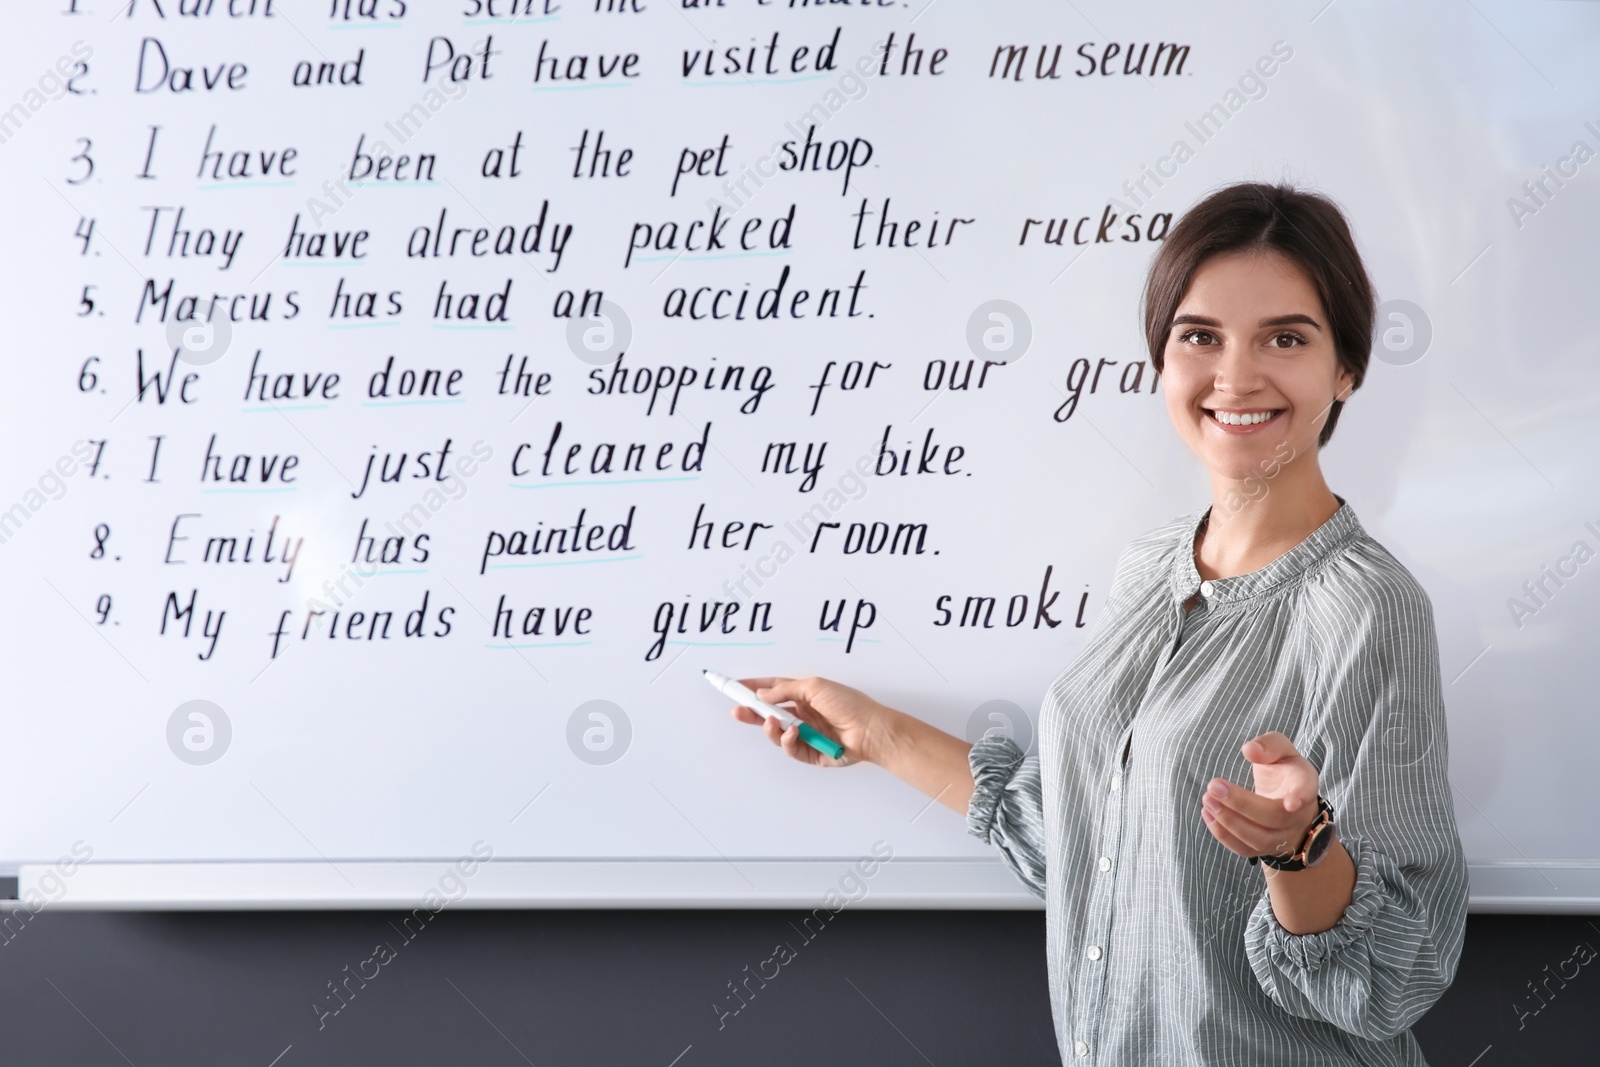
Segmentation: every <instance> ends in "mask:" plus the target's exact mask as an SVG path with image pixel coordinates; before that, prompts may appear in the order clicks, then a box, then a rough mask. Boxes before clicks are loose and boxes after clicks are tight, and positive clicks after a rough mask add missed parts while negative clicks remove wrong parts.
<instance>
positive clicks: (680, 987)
mask: <svg viewBox="0 0 1600 1067" xmlns="http://www.w3.org/2000/svg"><path fill="white" fill-rule="evenodd" d="M404 914H405V913H402V912H311V913H304V912H277V913H189V914H165V913H75V912H64V911H54V912H53V911H49V910H46V911H44V912H42V913H40V914H39V915H38V916H37V917H36V918H34V919H33V920H32V921H31V922H29V923H28V924H27V925H26V926H24V927H23V928H22V929H21V931H20V932H17V933H15V935H14V936H13V937H12V939H11V940H10V941H8V942H6V943H5V944H4V946H3V947H0V1018H3V1019H4V1034H3V1036H0V1042H3V1048H4V1053H3V1055H0V1061H3V1062H5V1063H16V1064H56V1063H61V1064H74V1065H82V1067H94V1065H100V1064H104V1065H107V1067H115V1065H125V1064H135V1065H137V1067H150V1065H155V1064H161V1065H185V1064H223V1063H228V1064H246V1065H250V1067H269V1065H271V1064H273V1063H274V1058H275V1057H281V1059H278V1060H277V1061H276V1063H277V1067H310V1065H316V1064H329V1065H334V1064H338V1065H347V1064H383V1065H386V1067H409V1065H412V1064H416V1065H422V1064H427V1065H430V1067H431V1065H436V1064H468V1063H470V1064H486V1065H492V1064H506V1065H517V1064H524V1063H531V1064H537V1065H539V1067H546V1065H549V1064H562V1065H569V1064H605V1065H607V1067H610V1065H614V1064H623V1063H627V1064H640V1065H650V1067H669V1065H673V1064H676V1067H700V1065H713V1064H738V1065H747V1064H753V1063H759V1064H763V1065H772V1067H781V1065H785V1064H819V1063H826V1064H835V1063H871V1064H874V1065H875V1067H889V1065H893V1064H908V1065H923V1064H934V1065H937V1067H954V1065H959V1064H983V1065H990V1064H1003V1065H1026V1064H1054V1063H1057V1062H1059V1061H1058V1060H1057V1056H1056V1050H1055V1043H1054V1039H1053V1036H1052V1032H1051V1025H1050V1005H1049V1001H1048V996H1047V990H1046V984H1045V982H1046V979H1045V961H1044V918H1043V916H1042V914H1040V913H1037V912H1029V913H1020V914H1019V913H1006V912H909V911H908V912H874V911H866V910H855V911H851V910H848V909H847V910H845V911H843V912H841V913H839V914H838V915H837V916H836V917H834V919H833V920H832V921H831V922H829V923H828V924H827V925H826V926H825V927H823V928H822V929H821V930H820V931H817V930H815V929H808V930H802V929H800V928H799V927H800V921H801V918H802V917H803V914H804V913H801V912H798V911H793V912H791V911H738V912H720V913H709V912H694V911H631V912H629V911H582V912H572V911H528V912H514V911H511V912H508V911H465V910H449V909H446V910H445V911H443V912H441V913H439V915H438V916H437V917H436V918H434V919H433V920H432V921H431V922H430V923H428V924H427V925H426V926H420V927H412V928H406V927H404V925H403V923H402V919H403V917H404ZM791 924H793V925H791ZM807 933H809V934H810V935H811V939H810V940H806V936H805V935H806V934H807ZM780 942H784V943H787V945H788V946H790V948H791V949H792V955H789V954H783V955H781V956H779V957H774V950H775V948H776V947H777V946H778V944H779V943H780ZM380 943H384V944H387V945H388V946H390V948H391V951H392V956H387V957H382V956H380V957H374V948H375V946H377V945H378V944H380ZM1583 946H1600V924H1597V922H1596V921H1595V920H1592V919H1589V918H1584V917H1571V916H1564V917H1530V916H1497V915H1482V916H1473V917H1472V918H1471V920H1470V923H1469V929H1468V936H1467V944H1466V951H1465V955H1464V957H1463V959H1462V964H1461V969H1460V972H1459V974H1458V977H1457V979H1456V984H1455V986H1454V987H1453V988H1452V989H1451V991H1450V992H1449V993H1448V994H1447V995H1446V997H1445V998H1444V1000H1442V1001H1441V1002H1440V1003H1439V1004H1438V1005H1437V1006H1436V1007H1435V1008H1434V1009H1433V1011H1431V1012H1430V1013H1429V1014H1428V1015H1427V1016H1426V1017H1425V1018H1424V1019H1423V1020H1422V1022H1421V1023H1419V1024H1418V1027H1417V1035H1418V1037H1419V1038H1420V1039H1421V1041H1422V1044H1423V1047H1424V1048H1425V1049H1426V1050H1427V1053H1428V1059H1429V1062H1430V1063H1431V1064H1434V1065H1436V1067H1437V1065H1457V1067H1468V1065H1472V1067H1496V1065H1502V1064H1539V1065H1550V1067H1564V1065H1568V1064H1572V1065H1585V1067H1590V1065H1594V1064H1597V1063H1600V963H1585V962H1582V961H1584V960H1585V959H1587V958H1589V957H1591V956H1592V955H1593V953H1594V949H1593V948H1585V947H1583ZM1575 951H1576V953H1577V954H1576V956H1575ZM769 959H772V960H773V962H771V963H764V961H767V960H769ZM369 960H371V961H372V962H370V963H369V962H367V961H369ZM1568 961H1571V962H1568ZM346 967H348V968H349V970H348V971H347V970H346ZM746 967H748V968H749V969H750V970H749V971H748V972H747V971H746V970H745V968H746ZM760 969H764V970H765V972H766V973H767V974H769V975H770V974H772V973H773V971H774V969H776V971H777V977H775V978H772V979H771V980H770V981H768V982H767V984H766V987H765V988H764V989H762V988H760V987H759V986H758V985H757V984H756V981H755V979H749V981H750V988H752V989H756V994H755V996H754V997H753V998H750V999H748V1003H747V1004H746V1005H745V1006H744V1007H743V1008H741V1009H740V1010H739V1011H738V1012H737V1013H736V1014H734V1013H731V1011H730V1009H731V1008H733V1007H737V1006H738V1004H739V1002H738V1001H737V1000H734V999H733V998H732V997H731V995H730V994H729V992H728V983H729V982H738V981H742V980H745V979H747V978H748V976H749V974H751V973H754V972H756V971H757V970H760ZM1563 971H1564V972H1565V974H1566V975H1569V976H1572V977H1569V978H1567V979H1565V980H1563V979H1562V978H1561V977H1560V975H1561V973H1562V972H1563ZM363 972H364V973H365V974H366V975H375V977H371V978H369V979H368V980H367V981H366V984H365V986H364V987H362V986H360V985H358V984H357V979H356V978H352V977H350V975H352V974H358V973H363ZM340 981H346V982H347V983H348V985H347V987H346V988H347V989H349V990H354V993H353V995H351V994H349V993H347V994H346V997H347V1000H346V1001H344V1002H341V1001H340V1000H337V999H334V998H333V997H332V994H331V993H330V992H329V989H328V983H330V982H334V983H338V982H340ZM1563 981H1564V985H1563ZM1530 983H1532V985H1533V986H1534V987H1538V988H1539V990H1540V996H1541V997H1542V998H1543V1001H1542V1005H1541V1001H1540V1000H1537V999H1535V998H1534V996H1533V994H1532V992H1531V991H1530ZM341 1003H343V1007H339V1005H340V1004H341ZM718 1004H720V1005H721V1008H720V1009H718V1008H716V1007H714V1005H718ZM333 1008H339V1010H338V1011H337V1013H334V1012H333V1011H332V1009H333ZM1535 1009H1537V1010H1536V1011H1535ZM719 1010H720V1011H729V1012H730V1013H729V1014H726V1015H723V1016H721V1017H720V1018H719ZM324 1013H326V1014H324Z"/></svg>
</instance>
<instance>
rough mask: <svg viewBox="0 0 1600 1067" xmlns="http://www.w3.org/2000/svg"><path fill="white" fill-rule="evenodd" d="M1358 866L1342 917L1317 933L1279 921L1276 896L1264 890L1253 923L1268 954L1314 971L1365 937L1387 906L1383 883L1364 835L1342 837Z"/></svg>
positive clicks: (1279, 960) (1274, 960)
mask: <svg viewBox="0 0 1600 1067" xmlns="http://www.w3.org/2000/svg"><path fill="white" fill-rule="evenodd" d="M1339 840H1340V841H1341V842H1342V843H1343V844H1344V847H1345V851H1346V852H1348V853H1350V859H1351V861H1352V862H1353V863H1354V864H1355V868H1356V884H1355V889H1354V891H1353V892H1352V893H1351V896H1350V903H1349V905H1348V906H1347V907H1346V908H1345V909H1344V914H1343V915H1341V916H1340V917H1339V921H1338V922H1336V923H1334V924H1333V926H1331V927H1329V928H1328V929H1326V930H1322V931H1320V932H1318V933H1314V934H1292V933H1290V932H1289V931H1288V930H1286V929H1284V927H1283V924H1282V923H1280V922H1278V916H1277V915H1276V914H1275V913H1274V912H1273V910H1272V897H1271V895H1270V894H1268V893H1267V892H1265V891H1263V893H1262V898H1261V900H1260V901H1259V902H1258V903H1257V904H1256V914H1255V915H1254V916H1253V917H1252V921H1251V926H1253V927H1255V928H1256V929H1257V930H1260V931H1262V932H1263V940H1264V942H1265V947H1266V950H1267V956H1268V958H1269V959H1271V960H1272V961H1273V962H1274V963H1278V964H1280V965H1282V964H1287V965H1289V966H1291V967H1295V968H1299V969H1302V970H1307V971H1314V970H1317V969H1318V968H1320V967H1322V966H1323V964H1325V963H1327V962H1328V961H1329V960H1331V959H1333V958H1334V957H1335V956H1337V955H1339V953H1340V952H1341V951H1343V950H1344V949H1345V947H1346V946H1348V945H1349V944H1351V943H1352V942H1354V941H1356V940H1358V939H1360V938H1362V937H1365V936H1366V934H1367V932H1368V931H1369V930H1370V929H1371V928H1372V925H1373V922H1374V920H1375V919H1376V917H1377V915H1378V912H1379V910H1380V909H1381V908H1382V907H1383V902H1384V893H1383V886H1382V884H1381V883H1380V882H1379V880H1378V871H1377V865H1376V862H1375V858H1374V856H1373V854H1372V850H1371V849H1370V848H1368V847H1367V844H1366V842H1365V841H1363V840H1362V839H1361V838H1351V839H1349V840H1346V839H1345V838H1342V837H1341V838H1340V839H1339Z"/></svg>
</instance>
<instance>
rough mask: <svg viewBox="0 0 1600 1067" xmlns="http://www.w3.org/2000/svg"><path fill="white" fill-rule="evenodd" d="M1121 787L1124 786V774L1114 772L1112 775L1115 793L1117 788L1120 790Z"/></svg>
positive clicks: (1112, 787)
mask: <svg viewBox="0 0 1600 1067" xmlns="http://www.w3.org/2000/svg"><path fill="white" fill-rule="evenodd" d="M1121 788H1122V775H1120V774H1113V775H1112V776H1111V791H1112V792H1113V793H1115V792H1116V791H1117V790H1119V789H1121Z"/></svg>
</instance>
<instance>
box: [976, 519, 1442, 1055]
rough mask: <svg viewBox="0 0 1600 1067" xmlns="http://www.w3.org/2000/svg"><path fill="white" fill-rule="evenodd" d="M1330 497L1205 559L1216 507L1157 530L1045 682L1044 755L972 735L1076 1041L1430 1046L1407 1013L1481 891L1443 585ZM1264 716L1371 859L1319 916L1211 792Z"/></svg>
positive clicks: (999, 841) (1433, 991)
mask: <svg viewBox="0 0 1600 1067" xmlns="http://www.w3.org/2000/svg"><path fill="white" fill-rule="evenodd" d="M1339 504H1340V507H1339V510H1338V511H1337V512H1335V513H1334V515H1333V517H1332V518H1330V519H1329V520H1328V521H1327V522H1325V523H1324V524H1323V525H1322V526H1320V527H1318V528H1317V529H1316V530H1315V531H1314V532H1313V533H1312V534H1311V535H1310V536H1309V537H1307V538H1306V539H1305V540H1304V541H1302V542H1301V543H1300V544H1298V545H1296V546H1295V547H1294V548H1292V549H1290V550H1289V551H1288V552H1286V553H1284V554H1283V555H1281V556H1279V557H1278V558H1277V559H1276V560H1274V561H1273V562H1271V563H1270V564H1268V565H1267V566H1265V567H1263V568H1261V569H1260V570H1257V571H1252V572H1251V573H1249V574H1242V575H1238V576H1236V577H1232V578H1222V579H1217V580H1215V581H1211V582H1207V583H1204V584H1202V582H1201V579H1200V575H1199V573H1198V572H1197V571H1196V569H1195V562H1194V540H1195V535H1196V533H1197V532H1198V531H1199V528H1200V524H1201V522H1202V521H1203V520H1204V519H1205V518H1206V516H1207V515H1209V513H1210V508H1209V507H1208V508H1206V509H1203V510H1200V511H1195V512H1192V513H1191V514H1189V515H1186V516H1183V517H1181V518H1178V519H1175V520H1173V521H1171V522H1169V523H1166V524H1164V525H1162V526H1160V527H1157V528H1156V529H1154V530H1152V531H1150V532H1149V533H1146V534H1144V535H1142V536H1140V537H1139V538H1138V539H1136V540H1135V541H1134V542H1133V543H1132V544H1131V545H1129V546H1128V548H1127V549H1126V550H1124V552H1123V553H1122V556H1121V558H1120V559H1119V560H1118V561H1117V570H1116V576H1115V578H1114V579H1113V581H1112V586H1111V592H1110V595H1109V597H1108V599H1107V602H1106V605H1105V607H1104V608H1103V610H1102V612H1101V615H1100V617H1099V619H1098V620H1096V622H1095V624H1094V627H1093V630H1092V632H1091V634H1090V636H1089V639H1088V642H1087V643H1086V645H1085V647H1084V649H1083V651H1082V652H1081V653H1080V654H1079V655H1078V656H1077V658H1076V659H1075V660H1074V661H1073V663H1072V664H1071V666H1069V667H1067V668H1066V669H1065V670H1063V671H1062V672H1061V673H1060V674H1059V675H1057V676H1056V678H1055V680H1054V681H1053V682H1052V683H1051V685H1050V689H1049V692H1048V694H1047V696H1046V698H1045V701H1044V706H1043V708H1042V710H1041V713H1040V722H1039V753H1038V755H1034V756H1028V757H1026V758H1024V756H1023V753H1022V752H1021V751H1020V750H1019V749H1018V748H1017V746H1016V745H1015V743H1013V742H1012V741H1011V740H1009V739H1008V738H1006V737H1005V736H1003V735H1000V734H991V735H989V736H987V737H985V738H983V739H982V740H980V741H979V742H978V744H976V745H975V746H973V749H972V754H971V756H970V764H971V767H972V773H973V777H974V779H975V781H976V788H975V790H974V792H973V796H972V801H971V805H970V807H969V808H968V816H967V820H968V830H969V832H971V833H973V834H975V835H977V836H978V837H980V838H982V839H983V840H985V841H987V842H989V843H990V844H993V845H995V846H996V847H997V848H998V849H999V850H1000V853H1001V856H1002V857H1003V858H1004V860H1005V862H1006V863H1007V865H1008V866H1010V868H1011V869H1012V870H1013V871H1015V872H1016V874H1017V876H1018V877H1019V878H1021V879H1022V881H1023V882H1024V883H1026V884H1027V885H1028V886H1029V887H1030V888H1031V889H1032V890H1033V891H1034V892H1035V893H1038V894H1039V895H1040V896H1041V897H1043V898H1044V899H1045V903H1046V932H1047V946H1046V947H1047V951H1048V954H1049V973H1050V1000H1051V1006H1052V1010H1053V1012H1054V1016H1055V1029H1056V1040H1057V1042H1058V1043H1059V1045H1060V1048H1061V1055H1062V1058H1063V1061H1064V1062H1066V1063H1093V1064H1102V1065H1111V1064H1118V1065H1124V1064H1125V1065H1128V1067H1149V1065H1152V1064H1159V1065H1163V1067H1169V1065H1180V1064H1181V1065H1196V1067H1198V1065H1202V1064H1204V1065H1221V1064H1239V1065H1248V1067H1261V1065H1264V1064H1273V1065H1280V1064H1296V1065H1301V1064H1303V1065H1313V1064H1314V1065H1334V1064H1338V1065H1349V1064H1363V1065H1377V1064H1382V1065H1390V1064H1408V1065H1414V1064H1423V1063H1425V1061H1424V1059H1423V1057H1422V1052H1421V1049H1420V1048H1419V1047H1418V1045H1417V1042H1416V1039H1415V1038H1414V1037H1413V1036H1412V1035H1411V1031H1410V1029H1409V1027H1410V1026H1411V1024H1412V1023H1413V1022H1415V1021H1416V1019H1417V1018H1418V1017H1419V1016H1420V1015H1422V1013H1423V1012H1425V1011H1426V1010H1427V1009H1428V1008H1429V1007H1430V1006H1432V1004H1433V1003H1434V1002H1435V1001H1436V1000H1437V999H1438V998H1439V996H1440V995H1441V994H1442V993H1443V992H1444V990H1445V989H1446V988H1447V987H1448V986H1449V984H1450V981H1451V979H1452V978H1453V977H1454V976H1455V969H1456V963H1457V961H1458V960H1459V959H1460V956H1461V944H1462V940H1463V937H1464V935H1465V931H1466V911H1467V871H1466V863H1465V860H1464V859H1463V856H1462V852H1461V839H1460V837H1459V835H1458V833H1457V830H1456V822H1455V812H1454V808H1453V806H1452V802H1451V793H1450V783H1449V780H1448V777H1447V770H1448V759H1447V748H1446V737H1445V715H1444V699H1443V695H1442V692H1441V690H1442V686H1441V683H1440V676H1439V650H1438V642H1437V638H1436V637H1435V633H1434V624H1433V608H1432V604H1431V602H1430V601H1429V600H1428V596H1427V593H1426V592H1425V591H1424V590H1423V589H1422V587H1421V586H1420V585H1419V584H1418V583H1417V581H1416V579H1415V578H1413V577H1412V575H1411V573H1410V572H1409V571H1408V570H1406V568H1405V567H1404V565H1402V564H1401V563H1400V562H1399V561H1398V560H1396V559H1395V558H1394V556H1392V555H1390V554H1389V552H1388V550H1386V549H1385V548H1384V547H1383V546H1382V545H1380V544H1378V542H1377V541H1375V540H1373V539H1372V537H1371V536H1370V535H1368V534H1367V532H1366V531H1365V530H1364V529H1363V528H1362V526H1361V524H1360V523H1359V522H1357V521H1356V516H1355V512H1354V511H1353V510H1351V508H1350V505H1349V504H1348V503H1346V502H1345V501H1344V498H1343V497H1339ZM1197 590H1198V591H1199V592H1200V593H1201V594H1202V596H1201V597H1200V598H1199V600H1198V603H1197V606H1196V607H1194V608H1192V609H1191V610H1190V611H1189V612H1188V613H1187V614H1185V613H1184V611H1183V608H1182V605H1183V603H1184V602H1185V601H1186V600H1188V599H1189V597H1190V596H1191V595H1193V594H1194V593H1195V592H1196V591H1197ZM1268 730H1279V731H1281V732H1282V733H1284V734H1285V735H1287V736H1288V738H1289V739H1290V740H1291V741H1292V742H1293V743H1294V745H1295V748H1296V749H1297V750H1298V751H1299V752H1300V753H1301V754H1302V755H1304V756H1305V757H1306V758H1307V759H1309V760H1310V761H1311V763H1312V764H1313V765H1315V766H1316V767H1317V769H1318V773H1319V775H1320V782H1321V791H1322V795H1323V796H1325V797H1326V798H1327V799H1328V802H1329V803H1330V804H1332V805H1333V809H1334V818H1335V822H1336V824H1337V826H1338V830H1339V837H1340V840H1341V841H1343V842H1344V846H1345V848H1346V849H1347V850H1348V851H1349V853H1350V855H1351V857H1352V859H1353V860H1354V861H1355V865H1356V884H1355V892H1354V897H1353V899H1352V900H1351V902H1350V905H1349V907H1347V908H1346V909H1345V912H1344V915H1343V916H1342V917H1341V918H1340V920H1339V921H1338V923H1337V924H1336V925H1334V926H1333V927H1332V928H1331V929H1329V930H1325V931H1322V932H1321V933H1315V934H1298V935H1297V934H1291V933H1289V932H1288V931H1286V930H1285V929H1284V928H1283V927H1282V926H1281V925H1280V924H1279V923H1278V921H1277V917H1276V916H1275V915H1274V913H1273V911H1272V903H1271V900H1270V899H1269V897H1268V895H1267V888H1266V881H1265V878H1264V877H1263V874H1262V871H1263V869H1262V868H1261V867H1260V866H1254V865H1251V864H1250V863H1249V862H1248V861H1247V860H1245V859H1244V858H1243V857H1241V856H1238V855H1236V854H1235V853H1232V852H1230V851H1228V850H1227V849H1226V848H1224V847H1223V846H1222V845H1221V844H1220V843H1219V842H1218V841H1217V840H1216V839H1215V838H1213V837H1212V836H1211V832H1210V830H1209V829H1207V827H1206V825H1205V822H1204V821H1203V820H1202V819H1201V817H1200V795H1201V792H1202V791H1203V790H1204V788H1205V786H1206V784H1207V782H1208V781H1209V780H1210V779H1211V778H1212V777H1214V776H1221V777H1224V778H1227V779H1229V780H1230V781H1233V782H1238V783H1240V784H1242V785H1244V786H1246V787H1250V786H1251V785H1252V782H1253V779H1252V776H1251V772H1250V764H1249V761H1247V760H1246V759H1245V758H1244V756H1243V755H1242V754H1241V753H1240V751H1239V747H1240V746H1241V745H1242V744H1244V742H1245V741H1247V740H1249V739H1250V738H1252V737H1255V736H1256V735H1257V734H1261V733H1264V732H1266V731H1268ZM1125 746H1126V747H1127V749H1128V751H1127V753H1126V758H1125V759H1124V758H1122V757H1123V755H1124V748H1125Z"/></svg>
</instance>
